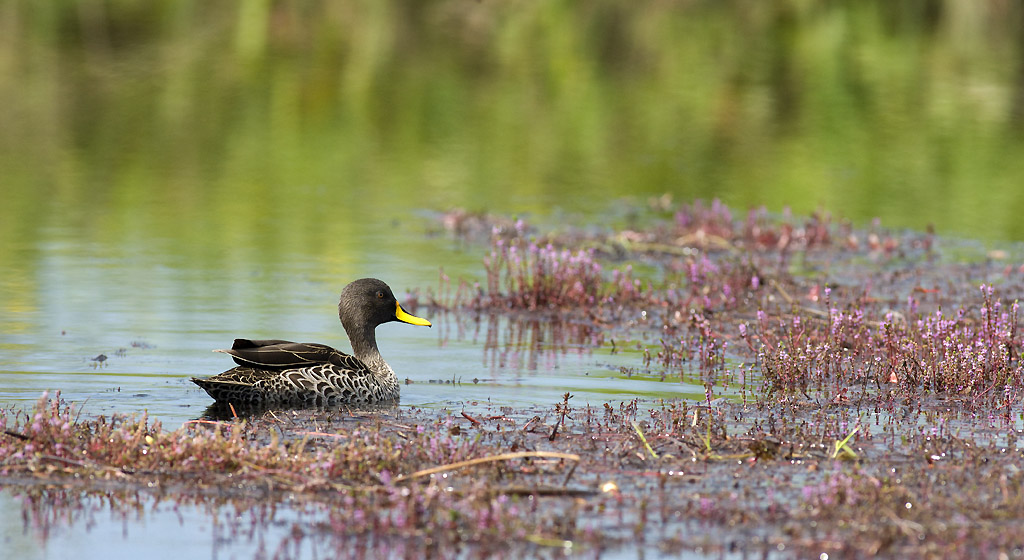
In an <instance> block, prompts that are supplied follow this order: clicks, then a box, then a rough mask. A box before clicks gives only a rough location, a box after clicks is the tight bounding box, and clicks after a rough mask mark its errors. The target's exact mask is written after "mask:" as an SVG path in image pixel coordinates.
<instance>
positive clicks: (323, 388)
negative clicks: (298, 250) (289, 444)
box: [192, 278, 430, 407]
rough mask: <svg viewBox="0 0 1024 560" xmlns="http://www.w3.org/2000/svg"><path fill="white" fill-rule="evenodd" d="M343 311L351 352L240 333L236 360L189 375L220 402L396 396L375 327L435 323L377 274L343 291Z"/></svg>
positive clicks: (313, 402)
mask: <svg viewBox="0 0 1024 560" xmlns="http://www.w3.org/2000/svg"><path fill="white" fill-rule="evenodd" d="M338 314H339V317H340V318H341V323H342V325H343V326H344V327H345V332H346V333H347V334H348V336H349V340H350V341H351V343H352V349H353V354H354V355H349V354H345V353H343V352H339V351H338V350H335V349H334V348H331V347H330V346H326V345H324V344H314V343H303V342H289V341H287V340H249V339H245V338H239V339H236V340H235V342H234V344H233V345H232V346H231V349H230V350H218V352H224V353H227V354H230V355H231V357H232V358H233V359H234V360H235V362H236V363H237V364H238V367H235V368H232V369H229V370H228V371H225V372H224V373H221V374H218V375H214V376H213V377H209V378H207V379H199V378H195V377H193V378H192V381H193V382H194V383H195V384H196V385H199V386H200V387H202V388H203V389H204V390H205V391H206V392H207V393H209V395H210V396H211V397H213V398H214V399H215V400H216V401H218V402H221V403H230V404H234V405H258V406H266V407H274V406H282V407H301V406H330V405H338V404H371V403H380V402H392V401H397V400H398V396H399V387H398V377H397V376H395V372H394V371H392V369H391V366H389V365H388V364H387V362H385V361H384V358H382V357H381V355H380V352H379V350H378V349H377V341H376V336H375V334H374V331H375V329H376V328H377V326H378V325H380V324H382V323H387V322H389V321H402V322H406V323H410V324H413V325H423V326H430V322H429V321H427V320H425V319H421V318H419V317H414V316H412V315H409V314H408V313H406V312H405V311H404V310H403V309H402V307H401V306H400V305H398V301H397V300H396V299H395V296H394V295H393V294H392V292H391V288H389V287H388V286H387V284H385V283H384V282H381V281H380V280H376V279H373V278H363V279H361V280H356V281H355V282H352V283H351V284H349V285H348V286H346V287H345V290H344V291H342V294H341V301H340V302H339V304H338Z"/></svg>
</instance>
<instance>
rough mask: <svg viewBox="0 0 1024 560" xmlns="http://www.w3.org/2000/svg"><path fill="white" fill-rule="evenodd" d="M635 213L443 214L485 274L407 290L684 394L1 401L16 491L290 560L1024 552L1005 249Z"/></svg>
mask: <svg viewBox="0 0 1024 560" xmlns="http://www.w3.org/2000/svg"><path fill="white" fill-rule="evenodd" d="M630 221H631V223H630V224H629V227H628V228H619V229H617V230H612V229H608V230H607V231H604V230H597V229H586V230H559V229H554V228H552V229H551V230H550V231H543V230H541V229H539V228H536V227H531V226H530V225H528V224H526V223H524V222H522V221H513V220H509V219H506V218H500V217H498V218H495V217H492V216H487V215H480V214H467V213H460V212H453V213H450V214H447V215H444V216H442V220H441V221H440V222H439V223H441V224H442V227H441V228H440V231H448V232H450V235H452V236H453V238H455V239H456V240H457V242H458V243H460V244H464V246H465V247H467V248H468V249H469V250H472V248H473V247H479V248H480V251H481V252H482V253H486V254H485V256H484V258H483V276H482V279H481V280H479V281H475V280H472V279H454V280H453V279H449V278H447V277H446V276H444V274H442V275H441V281H440V283H439V285H438V287H436V288H430V289H422V290H419V291H418V292H416V293H415V294H413V297H411V298H410V299H409V300H408V303H409V307H410V308H411V309H412V310H413V311H415V308H416V307H426V308H429V310H430V311H431V312H432V313H435V314H450V315H451V316H453V317H455V319H456V321H455V322H453V323H450V324H451V325H452V329H451V332H447V333H442V336H444V337H451V338H454V339H461V338H470V337H471V338H473V339H476V340H483V341H484V342H483V346H484V352H485V358H484V362H485V366H486V365H488V364H494V363H502V362H503V361H507V360H525V362H526V363H539V362H542V361H544V360H552V359H555V360H557V359H558V358H557V356H559V355H562V354H566V353H578V354H586V353H590V354H592V355H593V356H594V361H595V362H596V363H598V364H603V367H604V368H605V370H604V371H596V370H595V372H594V375H616V376H619V378H620V379H621V381H622V383H623V384H624V385H626V386H628V384H631V383H632V384H634V386H636V387H647V385H644V384H646V383H654V382H657V383H660V384H664V385H665V386H671V385H672V384H675V383H677V382H678V383H680V384H685V385H686V386H687V387H688V388H690V389H692V388H697V390H696V391H693V390H690V389H687V390H686V391H678V392H677V394H681V395H684V396H685V397H686V398H679V399H666V400H656V399H650V398H646V399H630V398H625V399H624V402H623V401H610V402H608V403H607V404H604V403H595V402H593V400H592V399H591V400H589V401H587V402H581V399H578V398H577V399H574V398H573V396H572V395H570V394H568V393H566V394H564V395H560V392H555V391H552V394H551V395H550V396H551V399H550V404H549V405H547V406H515V407H513V406H501V404H502V403H500V402H497V403H495V402H490V401H488V400H487V397H488V396H489V394H488V391H489V390H490V389H492V388H493V387H495V386H496V385H497V383H499V381H498V380H496V379H489V378H483V379H481V378H480V375H479V374H474V376H475V377H474V378H473V379H468V378H466V377H464V376H459V375H458V372H453V376H452V379H451V380H447V379H446V380H438V381H439V382H440V381H443V382H445V383H452V385H453V386H452V392H453V394H455V395H457V398H461V399H463V402H464V404H462V405H460V406H458V407H454V408H453V407H450V406H449V407H443V406H434V405H431V406H424V407H409V406H407V405H406V406H401V407H383V408H378V409H376V410H365V409H337V410H321V411H284V410H276V411H242V410H231V409H229V410H226V411H225V410H223V409H220V410H215V409H211V410H209V411H208V413H207V415H206V416H205V417H204V418H202V419H197V420H196V421H193V422H189V423H187V424H186V425H185V426H183V427H182V428H181V429H178V430H174V431H165V430H163V429H162V428H161V427H160V425H159V423H155V422H150V421H148V419H147V418H146V417H144V416H143V417H121V416H116V417H111V418H103V417H88V416H83V417H81V418H79V415H78V413H77V412H76V411H75V409H74V408H73V406H72V405H68V404H66V403H62V402H60V401H59V398H54V399H52V400H46V399H44V400H42V401H40V403H39V404H38V405H37V407H36V409H35V410H33V411H27V412H26V411H23V412H19V411H16V410H6V411H4V415H3V429H4V430H5V433H4V435H3V436H0V474H2V476H3V478H2V479H0V480H2V484H3V486H4V489H5V490H4V491H5V492H6V495H8V496H13V497H15V498H17V499H18V500H19V501H20V504H21V508H22V512H23V516H24V519H25V520H26V522H25V523H26V527H27V530H28V531H29V532H30V533H33V534H34V535H38V536H39V538H41V539H43V540H44V541H45V540H46V539H47V538H49V537H48V535H52V534H54V533H59V532H60V531H61V529H62V528H67V527H68V526H72V525H74V524H75V523H79V521H77V520H78V519H81V518H77V517H75V516H76V513H75V512H76V511H79V510H80V509H89V508H93V509H95V508H96V507H97V506H96V504H97V503H99V504H101V505H100V506H99V507H101V508H106V509H109V510H110V511H112V512H116V513H120V514H122V515H127V514H128V513H131V512H137V511H141V513H139V514H138V515H139V517H138V518H136V519H140V521H137V523H138V524H142V523H144V519H146V518H147V517H146V516H149V515H155V514H154V513H152V512H154V511H156V510H159V511H166V510H167V508H172V509H173V508H174V507H179V506H180V507H183V508H186V509H187V511H188V512H189V513H188V515H189V516H190V519H196V518H198V519H201V520H203V522H195V521H189V522H183V527H182V530H183V531H185V532H188V531H192V533H191V535H192V536H196V535H197V534H198V533H201V531H202V527H205V526H208V525H210V524H211V523H220V522H219V521H217V520H218V519H224V518H225V516H226V515H227V513H226V512H230V511H234V512H236V513H237V512H244V513H239V515H241V516H242V520H241V521H239V517H238V515H236V516H234V519H235V522H233V523H221V524H220V525H218V527H220V529H219V533H218V534H217V536H216V538H215V539H213V540H212V541H210V542H212V543H227V544H224V545H223V546H225V547H229V546H230V547H231V548H230V550H231V551H232V552H238V551H242V553H248V552H249V551H252V554H253V555H254V556H260V555H264V556H265V555H268V554H269V555H275V556H278V557H283V558H291V557H295V558H306V557H314V556H321V555H322V556H380V555H384V556H403V557H404V556H422V555H431V554H434V555H443V556H453V555H461V556H465V557H494V556H498V557H501V556H505V557H521V556H524V555H527V556H529V555H551V556H554V555H558V554H561V553H562V552H563V551H565V550H570V551H572V552H575V553H579V554H581V555H585V556H587V555H589V556H594V557H597V556H601V557H616V556H619V557H633V556H636V555H637V554H638V552H637V551H636V550H637V549H641V550H640V553H643V554H645V555H652V556H654V555H658V554H673V555H674V554H683V555H693V556H713V557H729V556H731V555H736V556H745V555H752V554H754V555H758V556H773V555H777V556H780V557H783V556H785V557H789V556H796V557H816V558H822V557H824V555H830V556H835V557H850V556H869V555H883V556H889V557H907V556H913V557H921V556H924V557H953V558H960V557H962V558H968V557H971V558H973V557H978V556H983V557H998V556H999V555H1001V554H1005V555H1007V556H1014V555H1017V554H1019V553H1020V552H1021V551H1022V547H1024V540H1022V539H1021V537H1020V532H1019V530H1018V528H1019V527H1020V525H1021V523H1022V522H1024V494H1022V480H1024V478H1022V476H1024V475H1022V473H1021V469H1020V466H1019V465H1020V462H1021V459H1022V454H1021V451H1020V450H1019V448H1018V441H1017V440H1018V437H1019V434H1020V433H1021V429H1022V428H1024V423H1022V417H1024V400H1022V399H1021V397H1022V395H1024V393H1022V391H1024V372H1022V369H1021V365H1020V351H1021V340H1020V334H1019V327H1018V317H1017V315H1018V306H1017V302H1016V298H1017V297H1018V295H1019V294H1020V293H1022V288H1024V285H1022V280H1024V272H1022V270H1021V268H1020V266H1019V264H1018V263H1015V262H1013V261H1012V258H1014V257H1012V255H1014V254H1015V253H1014V252H1013V250H1007V251H1006V252H1001V253H995V254H991V255H986V254H983V253H981V252H979V253H977V258H976V259H975V260H973V261H972V260H970V259H968V258H964V252H963V251H961V250H959V249H958V251H957V254H956V256H955V258H950V257H947V256H945V255H944V247H945V246H946V245H950V244H952V242H949V241H946V240H943V239H941V238H937V237H935V236H934V235H932V234H929V233H894V232H891V231H887V230H885V229H883V228H881V227H880V226H878V225H874V226H872V227H870V228H868V229H866V230H856V229H854V228H852V227H851V226H850V225H849V224H844V223H834V222H833V221H831V220H830V219H829V218H827V217H824V216H817V217H812V218H808V219H802V220H797V219H794V218H791V217H787V216H781V217H779V216H769V215H767V214H766V213H764V212H757V211H755V212H751V213H749V214H748V215H747V216H746V217H744V218H742V219H737V218H734V217H733V215H732V213H731V212H730V211H729V210H728V209H727V208H725V207H723V206H721V205H720V204H711V205H702V204H699V203H695V204H684V205H681V206H678V207H672V208H667V207H664V205H661V206H658V207H653V208H651V209H648V210H644V211H640V210H638V211H637V212H636V214H635V215H634V216H633V217H632V218H631V220H630ZM957 247H962V246H961V245H957ZM553 355H554V357H553ZM642 392H646V389H644V390H643V391H641V390H639V389H638V391H637V393H638V394H639V393H642ZM621 396H622V395H621V394H619V395H617V397H621ZM97 500H99V501H98V502H97ZM140 504H141V505H140ZM255 504H261V505H260V506H259V508H256V509H251V508H253V507H254V505H255ZM132 508H135V509H132ZM132 515H134V513H132ZM84 523H86V524H87V523H88V521H84ZM125 523H126V529H125V531H126V533H130V532H131V531H133V530H135V527H136V525H133V522H132V521H126V522H125ZM197 525H198V527H197ZM207 540H208V541H209V539H207ZM242 540H245V542H246V543H249V544H247V545H245V546H242V545H241V544H238V543H240V542H241V541H242ZM253 543H255V544H253ZM235 544H238V547H235V546H234V545H235ZM216 546H218V545H216V544H211V547H212V548H213V550H214V551H216V550H217V549H216Z"/></svg>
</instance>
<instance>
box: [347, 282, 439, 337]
mask: <svg viewBox="0 0 1024 560" xmlns="http://www.w3.org/2000/svg"><path fill="white" fill-rule="evenodd" d="M338 317H339V318H341V324H342V325H344V326H345V331H346V332H349V333H350V336H351V333H352V332H354V331H360V330H363V329H368V330H370V331H372V330H373V329H375V328H376V327H377V325H381V324H384V323H389V322H391V321H401V322H403V323H409V324H410V325H420V326H424V327H429V326H430V321H428V320H426V319H421V318H420V317H416V316H415V315H410V314H408V313H406V312H405V310H404V309H402V306H401V305H400V304H399V303H398V300H397V299H395V294H394V293H392V291H391V288H390V287H388V285H387V284H385V283H384V282H382V281H380V280H377V279H376V278H360V279H359V280H356V281H354V282H352V283H351V284H349V285H348V286H345V289H344V290H342V291H341V301H339V302H338Z"/></svg>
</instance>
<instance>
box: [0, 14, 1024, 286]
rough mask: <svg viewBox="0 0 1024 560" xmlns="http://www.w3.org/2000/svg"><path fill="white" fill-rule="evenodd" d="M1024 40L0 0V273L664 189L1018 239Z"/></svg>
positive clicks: (295, 243)
mask: <svg viewBox="0 0 1024 560" xmlns="http://www.w3.org/2000/svg"><path fill="white" fill-rule="evenodd" d="M1022 63H1024V8H1022V6H1021V4H1020V3H1018V2H1007V1H1005V0H908V1H902V2H891V1H889V0H861V1H856V2H819V1H809V0H808V1H803V0H789V1H721V0H715V1H668V0H661V1H653V2H645V3H642V4H637V3H635V2H626V1H610V0H592V1H588V2H570V1H563V0H547V1H540V0H510V1H493V0H486V1H468V0H339V1H315V0H281V1H270V0H237V1H226V2H214V3H210V2H199V1H194V0H191V1H190V0H155V1H146V2H142V1H131V0H74V1H72V0H51V1H47V2H37V1H30V0H2V1H0V181H2V188H3V193H4V197H3V204H2V205H0V240H2V243H0V266H2V267H4V268H14V269H24V268H26V267H28V268H31V267H32V266H33V263H34V260H35V259H36V258H38V255H39V252H40V251H45V250H46V248H45V247H46V245H47V244H48V243H53V242H59V241H60V240H64V239H72V240H74V241H75V242H76V243H79V242H92V243H96V244H99V246H118V247H123V246H125V244H130V245H131V247H134V250H136V251H139V252H146V253H159V254H175V255H181V256H182V257H184V258H186V260H188V261H189V262H191V263H195V264H198V265H200V266H202V264H201V263H206V265H207V266H217V265H218V263H221V264H220V265H221V266H223V263H225V262H230V261H231V260H232V259H238V260H241V261H245V260H247V259H259V260H261V261H274V260H287V259H289V258H292V257H295V258H298V259H300V260H301V259H302V258H304V257H311V256H318V257H324V256H327V258H344V259H355V260H356V261H358V260H359V259H360V258H363V257H362V255H363V254H367V255H369V254H379V255H383V254H387V255H397V256H398V257H400V258H409V259H412V258H417V257H421V255H422V249H423V248H422V247H421V246H418V245H416V243H412V248H411V249H410V240H409V237H410V236H409V235H408V232H405V233H404V234H403V235H401V236H397V235H390V234H389V232H390V231H391V230H392V228H393V226H394V225H395V224H398V223H400V222H401V221H402V220H407V219H408V214H409V213H410V212H413V211H417V210H423V209H427V210H445V209H448V208H451V207H454V206H462V207H466V208H469V209H472V210H488V211H492V212H497V213H506V214H522V213H531V214H533V215H538V216H544V215H550V214H551V212H552V211H553V210H557V211H559V212H562V213H566V212H568V213H572V214H574V215H578V216H582V217H583V219H582V221H593V222H598V223H601V222H604V221H605V216H606V215H607V213H608V211H609V209H610V208H614V206H615V204H616V201H617V200H619V199H620V198H621V197H633V198H634V199H637V200H641V201H642V200H644V199H645V198H646V197H648V196H655V195H660V194H662V193H666V192H667V193H672V194H673V195H674V196H675V200H677V201H688V200H691V199H693V198H697V197H701V198H705V199H709V198H712V197H719V198H721V199H722V200H723V201H725V202H726V203H727V204H729V205H730V206H733V207H735V208H738V209H740V210H743V209H746V208H747V207H750V206H759V205H765V206H767V207H768V209H769V210H773V211H779V210H781V209H783V208H784V207H787V206H788V207H791V208H792V209H793V210H794V212H796V213H809V212H812V211H815V210H816V209H824V210H827V211H829V212H832V213H833V214H834V215H837V216H841V217H844V218H850V219H852V220H853V221H854V222H856V223H865V222H867V221H869V220H870V219H871V218H873V217H876V216H877V217H880V218H881V219H882V222H883V224H885V225H889V226H895V227H908V228H916V229H923V228H925V227H926V226H927V225H928V224H934V225H935V226H936V229H937V231H938V233H939V234H945V235H954V236H961V237H970V238H976V239H982V240H1022V239H1024V224H1022V221H1021V220H1020V219H1019V218H1018V217H1019V216H1020V215H1021V213H1022V211H1024V188H1022V186H1024V126H1022V125H1024V64H1022ZM396 237H401V239H397V238H396ZM339 255H343V257H339ZM366 258H371V257H366ZM436 264H443V263H436ZM30 276H31V275H30ZM24 280H25V281H26V282H28V283H31V281H32V279H31V277H29V278H25V279H24ZM7 282H8V287H10V283H11V282H17V280H16V279H8V280H7Z"/></svg>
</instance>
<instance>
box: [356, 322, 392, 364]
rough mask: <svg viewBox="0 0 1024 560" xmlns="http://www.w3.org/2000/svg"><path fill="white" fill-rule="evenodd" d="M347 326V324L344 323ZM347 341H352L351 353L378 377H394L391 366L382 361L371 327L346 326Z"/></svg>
mask: <svg viewBox="0 0 1024 560" xmlns="http://www.w3.org/2000/svg"><path fill="white" fill-rule="evenodd" d="M346 326H348V325H346ZM345 332H346V333H347V334H348V339H349V342H351V343H352V355H353V356H355V357H356V358H359V361H361V362H363V363H364V364H366V367H368V368H370V371H372V372H373V373H375V374H376V375H377V376H378V377H394V375H395V373H394V372H393V371H392V370H391V366H389V365H388V363H387V362H385V361H384V358H383V357H382V356H381V355H380V350H379V349H378V348H377V335H376V331H375V329H374V328H373V327H364V328H360V327H353V328H351V329H349V328H346V329H345Z"/></svg>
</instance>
